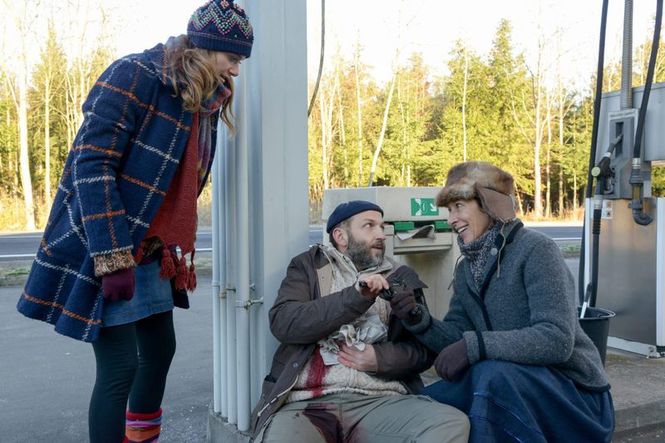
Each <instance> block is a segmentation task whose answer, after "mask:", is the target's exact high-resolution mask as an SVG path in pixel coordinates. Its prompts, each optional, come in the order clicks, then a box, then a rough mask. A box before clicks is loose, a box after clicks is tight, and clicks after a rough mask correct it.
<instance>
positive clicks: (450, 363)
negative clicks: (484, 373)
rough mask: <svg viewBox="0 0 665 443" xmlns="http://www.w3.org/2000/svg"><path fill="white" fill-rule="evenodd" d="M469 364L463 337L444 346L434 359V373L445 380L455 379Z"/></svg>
mask: <svg viewBox="0 0 665 443" xmlns="http://www.w3.org/2000/svg"><path fill="white" fill-rule="evenodd" d="M469 366H470V365H469V358H468V357H467V352H466V342H465V341H464V339H461V340H458V341H456V342H455V343H453V344H452V345H448V346H446V347H445V348H444V349H443V351H441V352H440V353H439V356H438V357H436V360H434V368H435V369H436V373H437V374H439V377H441V378H442V379H444V380H446V381H455V380H456V379H458V378H459V377H461V376H462V374H464V372H465V371H466V370H467V369H468V368H469Z"/></svg>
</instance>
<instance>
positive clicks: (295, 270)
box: [251, 246, 434, 436]
mask: <svg viewBox="0 0 665 443" xmlns="http://www.w3.org/2000/svg"><path fill="white" fill-rule="evenodd" d="M396 267H399V268H400V274H403V273H405V272H406V273H415V271H413V270H412V269H410V268H407V267H404V266H400V265H396ZM395 270H396V268H393V269H392V270H391V272H395ZM331 280H332V270H331V266H330V263H329V262H328V259H327V258H326V256H325V255H324V254H323V253H322V252H321V250H320V249H319V246H313V247H311V248H310V249H309V251H307V252H304V253H302V254H300V255H298V256H296V257H294V258H293V260H291V263H290V264H289V268H288V270H287V273H286V277H285V278H284V280H283V281H282V285H281V287H280V288H279V293H278V295H277V300H276V301H275V304H274V306H273V307H272V309H270V330H271V331H272V333H273V335H274V336H275V337H276V338H277V339H278V340H279V341H280V343H281V344H280V345H279V347H278V348H277V351H276V352H275V355H274V356H273V361H272V368H271V369H270V373H269V374H268V375H267V376H266V377H265V379H264V381H263V386H262V389H261V397H260V399H259V402H258V404H257V405H256V407H255V408H254V411H252V422H251V424H252V426H251V433H252V436H256V434H257V432H258V431H259V430H260V429H261V427H262V426H263V425H264V424H265V422H266V420H267V419H268V418H269V417H270V416H271V415H272V414H273V413H275V412H276V411H277V410H278V409H279V408H280V407H281V406H282V404H283V403H284V401H285V400H286V397H287V396H288V393H289V391H290V390H291V388H292V387H293V385H294V384H295V381H296V378H297V377H298V374H299V373H300V371H301V370H302V368H303V366H305V364H306V363H307V360H308V359H309V357H310V356H311V355H312V352H314V349H316V343H317V341H318V340H320V339H322V338H325V337H327V336H328V335H330V334H331V333H333V332H335V331H336V330H338V329H339V328H340V326H342V325H344V324H346V323H350V322H352V321H353V320H355V319H356V318H357V317H359V316H360V315H361V314H363V313H364V312H365V311H367V309H369V307H370V306H371V305H372V303H373V302H372V301H371V300H368V299H366V298H365V297H363V296H362V295H360V293H359V292H358V291H356V289H355V288H354V287H353V286H351V287H348V288H345V289H343V290H341V291H339V292H335V293H331V294H329V295H327V296H326V297H321V293H322V292H323V293H324V294H325V293H327V292H329V291H330V287H331V284H332V281H331ZM418 292H419V293H420V294H421V295H422V290H420V289H418V290H417V293H418ZM312 302H313V303H312ZM423 302H424V298H423ZM373 346H374V350H375V351H376V357H377V361H378V368H379V369H378V371H376V373H375V374H374V375H376V376H379V377H383V378H386V379H389V380H399V381H402V382H403V383H404V385H405V386H406V388H407V390H408V391H409V392H410V393H417V392H419V391H420V390H421V389H422V388H423V384H422V381H421V379H420V376H419V373H420V372H422V371H424V370H426V369H427V368H429V367H430V366H431V364H432V361H433V358H434V355H433V354H431V353H430V352H428V351H427V349H426V348H425V347H424V346H423V345H422V344H420V342H418V341H417V340H416V339H415V338H414V337H413V336H412V335H411V333H409V332H408V331H407V330H406V329H404V328H403V327H402V325H401V322H400V321H399V320H398V319H397V318H396V317H393V316H391V317H390V322H389V325H388V340H387V341H386V342H383V343H375V344H374V345H373Z"/></svg>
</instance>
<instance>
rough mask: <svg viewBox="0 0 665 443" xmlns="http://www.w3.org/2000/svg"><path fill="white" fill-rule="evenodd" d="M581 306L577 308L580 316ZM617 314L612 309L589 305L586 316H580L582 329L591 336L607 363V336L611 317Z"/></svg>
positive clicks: (601, 356)
mask: <svg viewBox="0 0 665 443" xmlns="http://www.w3.org/2000/svg"><path fill="white" fill-rule="evenodd" d="M580 309H581V308H579V307H578V308H577V313H578V318H579V313H580ZM615 315H616V314H615V313H614V312H612V311H608V310H607V309H602V308H592V307H590V306H589V307H587V308H586V312H585V313H584V318H580V326H582V330H583V331H584V332H585V333H586V335H588V336H589V338H590V339H591V341H592V342H593V344H594V345H596V348H598V352H599V353H600V359H601V360H602V361H603V365H604V364H605V354H606V353H607V336H608V335H609V332H610V318H612V317H614V316H615Z"/></svg>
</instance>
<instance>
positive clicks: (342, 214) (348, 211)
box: [326, 200, 383, 234]
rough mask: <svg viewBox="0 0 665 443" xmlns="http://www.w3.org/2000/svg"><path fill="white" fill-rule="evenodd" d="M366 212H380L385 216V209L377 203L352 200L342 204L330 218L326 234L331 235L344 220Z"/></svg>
mask: <svg viewBox="0 0 665 443" xmlns="http://www.w3.org/2000/svg"><path fill="white" fill-rule="evenodd" d="M365 211H376V212H380V213H381V216H383V209H381V207H380V206H379V205H377V204H375V203H372V202H368V201H365V200H352V201H350V202H346V203H340V204H339V205H338V206H337V207H336V208H335V210H334V211H333V212H332V214H330V217H328V224H327V225H326V232H327V233H328V234H330V231H332V230H333V228H334V227H335V226H337V225H338V224H340V223H342V222H343V221H344V220H346V219H349V218H351V217H353V216H354V215H356V214H359V213H361V212H365Z"/></svg>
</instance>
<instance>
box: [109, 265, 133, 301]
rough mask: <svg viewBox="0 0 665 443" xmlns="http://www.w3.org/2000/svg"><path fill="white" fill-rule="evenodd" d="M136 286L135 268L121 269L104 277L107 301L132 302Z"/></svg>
mask: <svg viewBox="0 0 665 443" xmlns="http://www.w3.org/2000/svg"><path fill="white" fill-rule="evenodd" d="M135 286H136V279H135V277H134V268H129V269H121V270H119V271H115V272H112V273H110V274H107V275H104V276H102V289H103V291H104V299H106V300H110V301H118V300H131V299H132V297H134V287H135Z"/></svg>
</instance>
